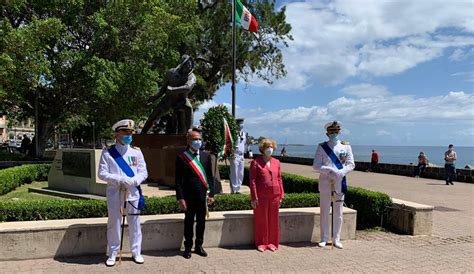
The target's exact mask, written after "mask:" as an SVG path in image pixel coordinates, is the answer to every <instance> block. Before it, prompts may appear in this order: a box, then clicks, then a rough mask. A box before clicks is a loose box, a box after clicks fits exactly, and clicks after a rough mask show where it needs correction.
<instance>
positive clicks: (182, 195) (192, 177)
mask: <svg viewBox="0 0 474 274" xmlns="http://www.w3.org/2000/svg"><path fill="white" fill-rule="evenodd" d="M199 160H200V161H201V164H202V166H203V167H204V169H205V171H206V175H207V181H208V182H209V191H210V193H209V197H213V196H214V177H213V175H212V164H211V163H212V162H211V156H210V155H209V153H208V152H205V151H202V150H200V151H199ZM175 182H176V199H178V200H180V199H184V200H186V201H187V202H200V201H202V202H203V201H205V200H206V188H205V187H204V184H203V183H202V181H201V179H199V176H198V175H197V174H196V172H195V171H194V170H193V169H192V168H191V166H190V165H189V164H188V163H187V162H185V161H184V160H183V158H181V155H179V154H178V155H176V176H175Z"/></svg>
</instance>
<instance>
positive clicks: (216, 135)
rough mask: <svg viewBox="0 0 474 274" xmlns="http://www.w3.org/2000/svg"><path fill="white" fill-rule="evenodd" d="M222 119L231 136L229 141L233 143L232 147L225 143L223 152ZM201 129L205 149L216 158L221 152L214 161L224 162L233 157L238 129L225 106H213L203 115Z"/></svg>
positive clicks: (223, 129)
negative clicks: (226, 145) (225, 146)
mask: <svg viewBox="0 0 474 274" xmlns="http://www.w3.org/2000/svg"><path fill="white" fill-rule="evenodd" d="M224 118H225V119H226V121H227V124H228V126H229V130H230V134H231V139H230V140H233V142H234V143H233V144H232V145H230V142H229V143H227V144H228V145H229V146H228V147H227V148H226V150H225V152H223V151H222V148H223V146H224V145H225V144H226V131H225V128H224ZM201 127H202V128H203V139H204V140H206V149H207V150H209V152H210V153H211V154H214V155H216V156H218V157H219V156H220V155H219V154H220V153H221V151H222V152H223V153H222V154H223V155H222V157H220V159H217V158H216V160H226V159H230V158H231V157H233V156H234V150H235V147H236V145H237V143H236V140H237V137H238V136H237V135H238V132H239V129H238V126H237V123H236V122H235V119H234V117H232V115H231V114H230V113H229V110H228V109H227V107H226V106H224V105H219V106H215V107H212V108H210V109H209V110H208V111H207V112H206V113H204V117H203V118H202V119H201Z"/></svg>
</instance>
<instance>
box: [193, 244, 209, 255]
mask: <svg viewBox="0 0 474 274" xmlns="http://www.w3.org/2000/svg"><path fill="white" fill-rule="evenodd" d="M194 253H196V254H198V255H199V256H202V257H207V252H206V251H204V248H202V246H199V247H196V248H195V249H194Z"/></svg>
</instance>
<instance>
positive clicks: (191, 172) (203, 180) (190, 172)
mask: <svg viewBox="0 0 474 274" xmlns="http://www.w3.org/2000/svg"><path fill="white" fill-rule="evenodd" d="M187 142H188V146H187V148H186V149H185V150H184V151H183V152H180V153H178V155H177V157H176V176H175V178H176V198H177V199H178V202H179V207H180V208H181V209H182V210H184V211H185V218H184V248H185V249H184V253H183V257H184V258H186V259H189V258H191V248H192V246H193V228H194V217H195V216H196V242H195V247H194V252H195V253H196V254H198V255H200V256H203V257H206V256H207V253H206V251H204V249H203V248H202V244H203V240H204V229H205V226H206V215H207V212H208V210H207V206H208V205H210V204H212V203H213V202H214V198H213V196H214V178H213V176H212V165H211V157H210V155H209V153H207V152H205V151H202V150H199V149H200V148H201V146H202V136H201V132H200V131H199V130H198V129H193V130H191V131H189V132H188V134H187Z"/></svg>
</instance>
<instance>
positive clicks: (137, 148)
mask: <svg viewBox="0 0 474 274" xmlns="http://www.w3.org/2000/svg"><path fill="white" fill-rule="evenodd" d="M130 147H131V148H134V149H136V150H140V148H139V147H136V146H130Z"/></svg>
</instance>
